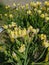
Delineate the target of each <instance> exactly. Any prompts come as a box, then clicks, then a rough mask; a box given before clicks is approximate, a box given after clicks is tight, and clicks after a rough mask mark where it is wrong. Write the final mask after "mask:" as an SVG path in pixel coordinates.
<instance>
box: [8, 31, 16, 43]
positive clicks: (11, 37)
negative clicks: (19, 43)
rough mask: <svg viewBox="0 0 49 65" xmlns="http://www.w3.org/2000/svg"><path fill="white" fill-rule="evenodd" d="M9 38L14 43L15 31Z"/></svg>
mask: <svg viewBox="0 0 49 65" xmlns="http://www.w3.org/2000/svg"><path fill="white" fill-rule="evenodd" d="M9 36H10V39H11V41H12V42H14V39H15V34H14V31H11V32H10V33H9Z"/></svg>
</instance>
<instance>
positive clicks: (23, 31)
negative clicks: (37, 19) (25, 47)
mask: <svg viewBox="0 0 49 65" xmlns="http://www.w3.org/2000/svg"><path fill="white" fill-rule="evenodd" d="M26 34H27V31H26V29H25V28H24V29H23V30H22V34H21V35H22V37H23V36H25V35H26Z"/></svg>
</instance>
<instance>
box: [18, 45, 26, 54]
mask: <svg viewBox="0 0 49 65" xmlns="http://www.w3.org/2000/svg"><path fill="white" fill-rule="evenodd" d="M24 51H25V45H24V44H22V45H21V47H20V48H19V52H21V53H22V52H24Z"/></svg>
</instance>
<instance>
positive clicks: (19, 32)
mask: <svg viewBox="0 0 49 65" xmlns="http://www.w3.org/2000/svg"><path fill="white" fill-rule="evenodd" d="M18 34H19V36H20V37H21V35H22V30H21V29H19V30H18Z"/></svg>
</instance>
